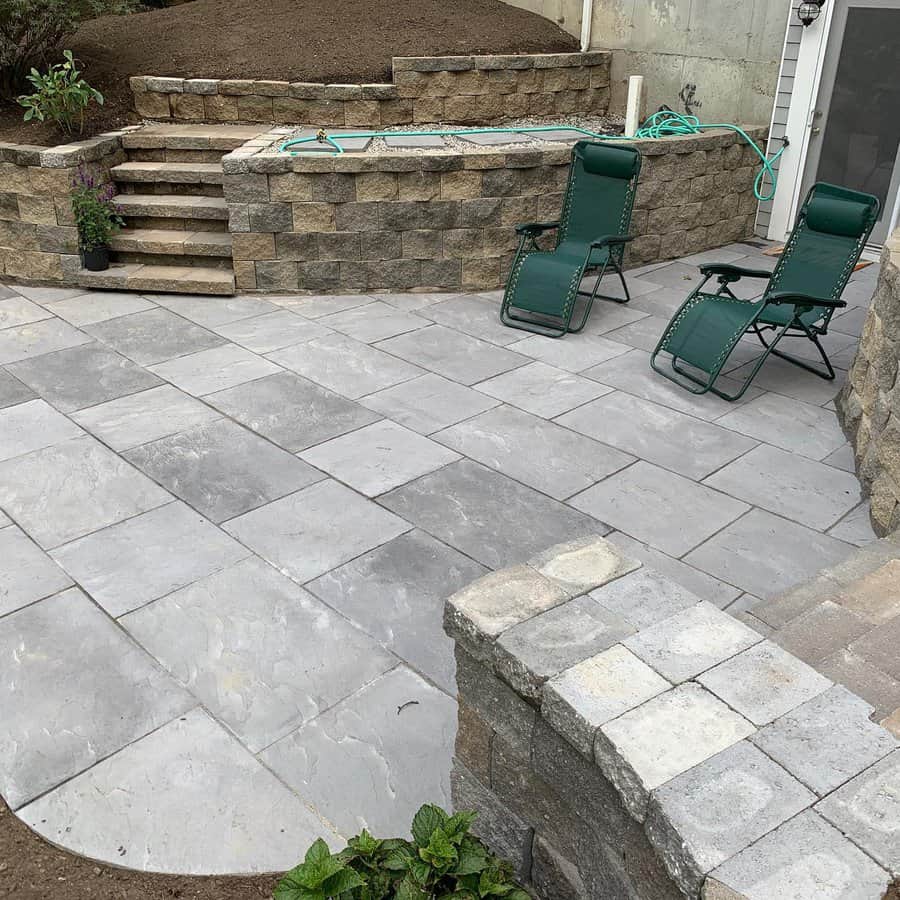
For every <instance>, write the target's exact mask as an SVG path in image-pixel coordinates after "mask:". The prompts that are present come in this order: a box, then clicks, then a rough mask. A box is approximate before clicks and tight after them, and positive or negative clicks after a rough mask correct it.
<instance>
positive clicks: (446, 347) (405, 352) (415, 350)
mask: <svg viewBox="0 0 900 900" xmlns="http://www.w3.org/2000/svg"><path fill="white" fill-rule="evenodd" d="M378 346H379V347H380V348H381V349H382V350H387V351H388V352H389V353H393V354H394V355H395V356H399V357H401V358H402V359H406V360H409V361H410V362H412V363H415V364H416V365H419V366H422V367H423V368H426V369H428V370H429V371H431V372H436V373H437V374H438V375H443V376H444V377H445V378H450V379H452V380H453V381H458V382H459V383H460V384H468V385H473V384H475V383H476V382H477V381H483V380H484V379H485V378H490V377H492V376H493V375H499V374H500V373H501V372H507V371H509V370H510V369H514V368H516V366H521V365H524V364H525V363H527V362H528V358H527V357H525V356H522V355H521V354H519V353H513V352H511V351H510V350H506V349H504V348H502V347H498V346H496V345H495V344H489V343H488V342H487V341H482V340H479V339H478V338H474V337H472V336H471V335H467V334H461V333H460V332H458V331H454V330H452V329H450V328H445V327H444V326H443V325H431V326H429V327H428V328H423V329H420V330H419V331H415V332H412V333H411V334H402V335H400V336H399V337H395V338H391V339H390V340H387V341H382V342H381V343H380V344H379V345H378Z"/></svg>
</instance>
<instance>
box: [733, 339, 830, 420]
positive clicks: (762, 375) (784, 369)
mask: <svg viewBox="0 0 900 900" xmlns="http://www.w3.org/2000/svg"><path fill="white" fill-rule="evenodd" d="M781 346H784V345H783V344H782V345H781ZM792 349H793V348H792V347H790V346H789V347H788V348H787V349H786V350H785V352H786V353H789V352H791V350H792ZM753 365H754V364H753V363H752V362H749V363H744V365H742V366H740V367H738V368H736V369H730V370H729V372H728V374H729V375H730V376H731V377H732V378H735V379H738V380H741V381H742V380H743V379H745V378H747V377H749V375H750V373H751V371H752V370H753ZM836 371H837V377H836V378H835V379H834V381H825V380H824V379H823V378H817V377H816V376H815V375H813V374H811V373H810V372H807V371H805V370H804V369H801V368H800V367H799V366H795V365H794V364H793V363H789V362H786V361H785V360H783V359H778V357H777V356H770V357H769V358H768V359H767V360H766V361H765V363H764V364H763V367H762V368H761V369H760V370H759V372H757V373H756V376H755V378H754V379H753V384H754V385H755V386H756V387H760V388H764V389H765V390H767V391H774V392H775V393H776V394H783V395H784V396H785V397H793V398H794V399H795V400H802V401H803V402H804V403H812V404H814V405H815V406H822V405H823V404H825V403H828V401H829V400H833V399H834V398H835V397H836V396H837V394H838V391H840V389H841V388H842V387H843V385H844V382H845V381H846V379H847V374H846V372H845V371H844V370H843V369H838V370H836Z"/></svg>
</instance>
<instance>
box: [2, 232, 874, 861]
mask: <svg viewBox="0 0 900 900" xmlns="http://www.w3.org/2000/svg"><path fill="white" fill-rule="evenodd" d="M706 256H709V257H710V258H712V257H715V258H716V259H722V260H723V261H740V262H741V263H743V264H746V265H748V266H752V267H759V266H767V267H770V266H771V258H769V257H765V256H762V255H761V254H760V253H759V251H758V249H756V248H754V247H752V246H750V245H733V246H731V247H728V248H724V249H723V250H721V251H715V252H713V253H711V254H708V255H706ZM698 261H699V260H696V259H694V258H690V259H688V260H685V261H681V262H677V263H673V264H668V265H660V266H652V267H647V268H646V269H644V270H641V271H639V272H635V273H634V274H633V275H632V276H630V281H631V283H633V285H634V287H635V299H634V301H633V302H632V304H630V305H629V306H627V307H626V306H617V305H613V304H600V305H599V306H598V308H596V309H595V311H594V313H593V315H592V317H591V319H590V321H589V323H588V326H587V329H586V331H585V333H583V334H581V335H571V336H569V337H567V338H565V339H564V340H561V341H553V340H550V339H548V338H542V337H535V336H529V335H527V334H526V333H524V332H516V331H511V330H509V329H505V328H501V327H500V326H499V324H498V323H497V322H496V320H495V316H496V310H497V300H498V297H497V295H496V294H486V295H484V294H478V295H470V296H452V295H436V294H423V295H409V294H405V295H397V296H392V295H378V296H368V295H357V296H347V297H267V298H265V299H264V298H261V297H236V298H223V299H217V298H207V297H202V298H201V297H197V298H192V297H188V298H175V297H166V296H155V295H154V296H146V297H141V296H139V295H133V294H127V295H126V294H115V293H101V294H98V293H96V292H94V293H89V292H78V291H72V290H60V289H51V288H38V287H24V286H23V287H19V286H0V297H2V299H0V666H2V670H3V672H4V681H3V683H2V685H0V708H2V709H3V711H4V715H3V717H2V719H0V750H2V751H3V752H2V753H0V793H2V794H3V796H4V797H5V798H6V800H7V801H8V802H9V803H10V805H11V806H13V807H14V808H15V809H16V811H17V812H18V814H19V815H20V816H21V817H22V818H23V819H24V820H25V821H27V822H28V823H29V824H32V825H33V826H34V827H35V828H37V829H38V830H39V831H40V832H41V833H43V834H45V835H46V836H47V837H49V838H50V839H51V840H54V841H56V842H58V843H62V844H65V845H66V846H69V847H71V848H73V849H75V850H77V851H79V852H82V853H86V854H88V855H91V856H94V857H97V858H102V859H107V860H111V861H113V862H116V863H120V864H125V865H131V866H135V867H138V868H146V869H151V870H170V871H171V870H176V871H208V872H227V871H251V870H260V869H263V870H271V869H278V868H286V867H288V866H290V865H292V864H293V863H294V862H295V861H296V859H297V857H298V856H299V854H300V852H301V850H302V849H303V847H304V846H305V845H306V844H308V843H309V842H310V841H311V840H312V839H313V838H314V837H315V836H317V835H322V836H324V837H325V838H326V839H327V840H329V841H330V842H331V843H333V844H335V845H337V844H339V843H340V836H341V835H344V836H346V835H347V834H348V833H350V832H353V831H356V830H358V829H359V828H360V827H363V826H366V827H369V828H371V829H373V830H374V831H376V832H377V833H381V834H392V833H402V832H403V831H404V830H405V829H406V827H407V826H408V822H409V818H410V815H411V813H412V811H413V810H414V808H415V807H416V806H417V805H418V804H419V803H421V802H424V801H426V800H430V801H434V802H438V803H442V804H444V805H449V782H448V773H449V762H450V755H451V747H452V738H453V733H454V729H455V704H454V701H453V691H454V679H453V671H454V664H453V657H452V645H451V642H450V641H449V639H447V638H446V637H445V636H444V634H443V631H442V629H441V611H442V604H443V600H444V598H445V597H446V596H448V595H449V594H451V593H453V592H454V591H456V590H457V589H459V588H460V587H462V586H464V585H465V584H467V583H468V582H469V581H471V580H473V579H475V578H477V577H478V576H479V575H481V574H483V573H484V572H485V571H486V568H491V569H496V568H500V567H503V566H507V565H511V564H515V563H519V562H522V561H524V560H525V559H527V558H529V557H530V556H532V555H533V554H534V553H536V552H540V551H542V550H543V549H545V548H546V547H547V546H549V545H551V544H554V543H558V542H560V541H563V540H567V539H571V538H574V537H579V536H581V535H585V534H589V533H599V534H604V535H607V534H608V535H609V538H610V540H612V541H613V542H614V543H615V544H617V545H618V546H619V547H621V548H622V549H623V550H624V551H625V552H626V553H627V554H628V555H630V556H634V557H636V558H638V559H641V560H643V561H644V562H645V563H647V565H648V566H649V567H650V568H652V569H653V570H655V571H656V572H659V573H662V574H663V575H665V576H666V577H668V578H670V579H672V581H673V582H674V584H675V587H670V588H669V589H668V590H669V594H668V595H667V596H666V597H661V598H660V602H665V603H669V604H670V605H671V607H672V610H673V611H675V610H677V609H679V608H682V607H683V606H685V605H686V601H685V599H684V597H682V596H679V595H678V594H677V590H678V588H679V587H680V588H683V589H684V590H685V591H690V592H693V593H695V594H697V595H699V596H701V597H702V598H703V599H705V600H707V601H709V602H710V604H712V605H713V606H717V607H719V608H720V609H725V610H726V611H727V612H731V613H732V614H733V615H735V616H738V617H739V618H744V619H745V621H751V620H750V619H748V618H747V612H748V610H750V611H752V606H753V604H754V603H756V602H758V600H760V599H762V600H764V599H766V598H768V597H771V596H773V595H774V594H777V593H779V592H780V591H782V590H784V589H785V588H787V587H790V586H791V585H793V584H795V583H797V582H800V581H802V580H804V579H805V578H808V577H809V576H810V575H812V574H813V573H815V572H816V571H817V570H819V569H820V568H822V567H823V566H825V565H828V564H830V563H833V562H836V561H839V560H841V559H842V558H844V557H845V556H847V555H848V554H850V553H851V551H852V550H853V549H854V545H858V544H864V543H866V542H868V541H870V540H872V539H873V537H874V536H873V535H872V533H871V531H870V529H869V527H868V520H867V517H866V515H865V506H864V505H863V504H862V503H861V498H860V496H859V487H858V484H857V483H856V479H855V476H853V475H852V474H848V473H849V472H852V459H851V458H850V457H849V456H848V453H847V448H846V445H845V443H844V440H843V436H842V434H841V431H840V429H839V427H838V426H837V421H836V419H835V415H834V412H833V405H832V404H831V400H832V399H833V396H834V394H835V393H836V391H837V389H838V387H839V386H840V383H841V381H842V380H843V377H844V375H845V372H844V371H843V370H841V371H839V381H838V382H836V383H834V384H831V385H826V384H824V383H823V382H820V381H818V380H816V379H815V378H813V377H812V376H808V375H805V374H802V373H800V374H798V373H797V371H796V370H794V369H793V368H790V367H785V366H783V365H780V364H779V363H777V362H776V363H774V364H771V363H770V364H767V367H766V368H765V369H764V370H763V374H762V377H760V378H758V379H757V382H756V385H755V386H754V387H753V388H752V389H751V390H750V391H748V393H747V395H746V397H745V399H744V400H742V401H741V402H740V403H738V404H729V403H725V402H724V401H721V400H719V399H717V398H715V397H709V396H707V397H695V396H692V395H690V394H688V393H686V392H684V391H681V390H679V389H678V388H676V387H674V386H673V385H671V384H670V383H669V382H667V381H665V380H663V379H662V378H660V377H659V376H657V375H656V374H655V373H653V372H652V371H651V370H650V369H649V366H648V351H649V349H650V348H651V346H652V344H653V342H654V341H655V339H656V337H657V336H658V334H659V331H660V329H661V328H662V327H663V326H664V325H665V323H666V321H667V319H668V316H669V314H670V312H671V310H672V307H673V303H675V302H676V300H677V298H680V297H683V296H684V294H685V293H686V291H687V290H688V289H689V287H690V285H691V283H692V280H693V278H694V275H695V272H696V270H695V268H693V266H694V265H696V263H697V262H698ZM874 270H875V267H874V266H872V267H869V268H868V269H864V270H862V271H861V272H860V273H858V274H857V275H856V276H854V279H853V281H852V282H851V285H850V287H849V288H848V297H849V299H850V302H851V303H852V304H853V305H852V306H851V308H850V309H849V310H848V311H847V312H845V313H843V314H842V315H841V316H840V317H838V318H836V319H835V322H834V328H835V335H834V337H833V338H832V339H831V346H833V347H834V348H835V349H836V350H837V351H838V352H839V353H840V354H841V356H840V361H841V362H842V364H843V365H845V366H847V365H849V364H850V362H851V361H852V353H851V352H850V351H851V350H852V347H853V346H855V343H856V340H857V337H856V334H857V333H858V330H859V320H860V317H861V315H862V312H861V311H862V310H863V309H864V308H865V307H866V306H867V304H868V301H869V297H870V295H871V291H872V289H873V287H874V283H875V282H874V277H873V276H874V274H875V273H874ZM685 276H690V279H691V280H688V279H686V277H685ZM842 320H843V322H844V323H845V325H846V329H847V330H846V331H842V330H841V322H842ZM755 349H756V348H755V347H754V346H753V345H752V344H750V343H749V342H748V343H747V344H746V347H744V346H743V345H742V346H741V347H740V348H739V355H738V356H737V357H736V360H735V367H736V368H737V369H739V368H740V366H742V365H745V364H746V362H747V360H749V359H751V358H752V353H753V352H754V351H755ZM735 374H736V375H737V376H738V377H739V376H740V375H741V374H742V373H741V372H740V371H736V372H735ZM655 578H656V576H655V575H654V574H653V573H652V572H650V571H649V570H646V569H645V570H641V571H639V572H636V573H633V574H631V575H628V576H625V578H623V579H621V581H620V582H618V590H619V592H620V593H621V607H619V605H617V606H616V608H614V609H613V608H608V609H607V611H606V612H604V613H603V616H600V618H603V617H604V616H607V613H608V617H609V618H610V621H611V622H613V621H614V622H615V623H618V625H617V627H619V628H624V627H627V628H628V629H632V628H634V627H636V623H630V622H628V618H627V614H628V610H629V608H630V606H631V603H630V601H629V598H630V597H633V596H641V595H644V594H646V592H647V591H650V590H654V584H655V582H654V579H655ZM656 586H657V587H658V584H657V585H656ZM610 596H612V595H611V594H608V595H607V599H609V597H610ZM685 596H687V595H685ZM598 609H599V607H598ZM589 612H591V615H589V616H588V619H591V621H593V619H594V618H597V615H599V613H598V614H597V615H594V614H593V611H589ZM706 615H707V618H708V619H709V618H710V617H712V618H713V619H715V618H716V616H721V614H720V613H718V612H717V611H716V610H714V609H713V608H712V606H710V607H709V608H708V609H707V612H706ZM586 621H587V619H586ZM717 621H718V622H719V625H718V628H719V632H717V633H719V634H720V636H721V639H722V641H723V642H724V643H725V644H728V646H731V644H732V643H733V642H734V641H738V642H741V641H742V640H744V639H745V638H746V639H747V640H752V638H751V637H749V635H750V634H751V633H749V632H747V631H746V629H745V628H744V626H743V625H740V627H737V626H738V623H736V622H734V620H733V619H729V618H723V619H717ZM604 623H605V619H604ZM729 623H733V625H734V627H731V628H730V627H729ZM607 624H608V623H607ZM607 624H604V627H607ZM753 624H755V625H756V626H757V627H762V626H761V625H760V623H759V622H753ZM597 627H598V628H599V626H597ZM609 627H611V626H609ZM711 627H712V626H711V625H710V622H709V621H706V620H704V622H703V623H699V624H698V634H701V635H706V636H707V637H708V636H709V634H710V631H709V629H710V628H711ZM601 631H602V629H601ZM591 633H592V634H593V632H591ZM647 635H648V636H649V632H648V633H647ZM648 636H644V637H643V638H642V640H641V641H640V642H636V643H635V647H634V650H635V652H636V653H637V654H638V656H646V655H653V654H657V655H658V654H659V653H664V652H669V651H670V650H671V648H667V647H666V642H665V636H664V635H661V636H659V643H658V645H654V646H651V645H650V644H649V643H647V642H648V640H649V637H648ZM651 637H652V636H651ZM592 639H596V640H602V635H601V634H600V631H597V635H595V637H594V638H592ZM729 642H731V643H729ZM626 644H627V640H626ZM705 650H706V652H708V653H715V648H714V647H713V645H712V644H711V643H709V642H708V641H707V645H706V647H705ZM886 652H887V651H886ZM675 664H676V662H675V661H673V665H675ZM715 673H716V670H715V669H713V670H712V673H711V675H710V677H716V675H715ZM725 676H727V677H731V676H730V675H729V673H727V672H723V677H725ZM796 689H797V690H803V686H802V685H801V686H799V687H797V688H796ZM763 700H765V701H767V702H769V703H774V702H777V698H737V699H736V701H735V702H739V703H740V704H743V707H744V708H746V709H747V710H748V711H749V712H748V713H747V714H751V713H752V714H754V715H757V714H758V716H760V717H761V718H763V719H764V718H765V717H766V716H767V715H768V711H767V710H766V709H760V710H759V711H758V713H757V706H755V705H754V704H761V703H762V702H763ZM719 712H721V711H707V710H698V715H700V716H701V718H702V715H712V714H718V713H719ZM663 713H664V711H662V712H661V715H662V714H663ZM726 713H727V711H726ZM701 714H702V715H701ZM663 718H665V716H664V715H663ZM771 740H772V741H773V742H774V741H776V740H777V736H775V735H773V737H772V739H771ZM783 752H793V751H791V750H790V748H787V749H785V750H784V751H783ZM751 762H752V761H751ZM753 764H754V765H755V763H753ZM694 777H700V774H697V775H696V776H694ZM652 780H653V773H652V772H650V771H649V769H648V781H652ZM847 793H848V796H849V794H850V790H849V789H848V791H847ZM684 814H685V815H686V816H688V815H690V811H685V813H684ZM823 814H824V815H825V816H826V818H829V819H831V820H832V821H834V823H835V824H836V825H838V826H839V827H852V822H851V814H850V813H848V812H847V811H846V810H845V809H844V808H842V807H838V806H835V808H834V809H833V810H831V809H829V810H826V811H824V813H823ZM197 816H201V817H202V818H203V820H204V821H205V822H207V823H210V824H212V825H213V827H212V828H211V829H210V828H206V829H204V830H203V833H202V834H201V833H200V832H199V831H198V829H196V827H195V825H194V823H195V821H196V817H197ZM138 822H140V824H139V825H138V824H136V823H138ZM822 827H824V826H822ZM120 847H121V848H124V851H125V852H124V853H123V852H122V851H121V850H120Z"/></svg>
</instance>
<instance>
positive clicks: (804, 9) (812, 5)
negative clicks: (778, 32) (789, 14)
mask: <svg viewBox="0 0 900 900" xmlns="http://www.w3.org/2000/svg"><path fill="white" fill-rule="evenodd" d="M824 4H825V0H809V2H806V3H801V4H800V5H799V6H798V7H797V18H798V19H800V21H801V22H802V23H803V27H804V28H806V27H807V26H808V25H812V23H813V22H815V21H816V19H818V18H819V13H820V12H822V6H823V5H824Z"/></svg>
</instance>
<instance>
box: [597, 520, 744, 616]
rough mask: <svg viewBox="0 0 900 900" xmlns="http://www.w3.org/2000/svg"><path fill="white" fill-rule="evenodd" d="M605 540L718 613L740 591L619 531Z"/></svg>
mask: <svg viewBox="0 0 900 900" xmlns="http://www.w3.org/2000/svg"><path fill="white" fill-rule="evenodd" d="M607 540H608V541H610V542H611V543H613V544H615V545H616V546H617V547H619V548H620V549H621V550H623V551H625V552H626V553H627V554H628V555H629V556H632V557H634V558H635V559H639V560H640V561H641V562H642V563H644V565H645V566H649V567H650V568H651V569H653V570H654V571H655V572H657V573H659V574H660V575H662V576H664V578H665V579H666V580H667V581H669V582H674V583H675V584H676V585H680V586H681V587H682V588H684V590H686V591H689V592H690V593H691V594H695V595H696V596H697V597H699V598H700V599H702V600H708V601H709V602H710V603H712V604H713V605H714V606H718V607H719V609H724V608H725V607H726V606H728V605H729V604H730V603H732V602H733V601H734V600H735V599H736V598H737V597H738V596H739V595H740V594H741V589H740V588H737V587H735V586H734V585H732V584H727V583H726V582H724V581H720V580H719V579H718V578H713V577H712V575H709V574H708V573H706V572H702V571H701V570H700V569H698V568H696V567H695V566H692V565H688V564H687V563H684V562H682V561H681V560H679V559H674V558H673V557H671V556H668V555H667V554H665V553H663V552H662V551H661V550H657V549H656V548H655V547H651V546H650V545H649V544H645V543H642V542H641V541H636V540H635V539H634V538H633V537H629V536H628V535H627V534H623V533H622V532H621V531H613V532H612V533H610V534H609V535H608V536H607Z"/></svg>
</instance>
